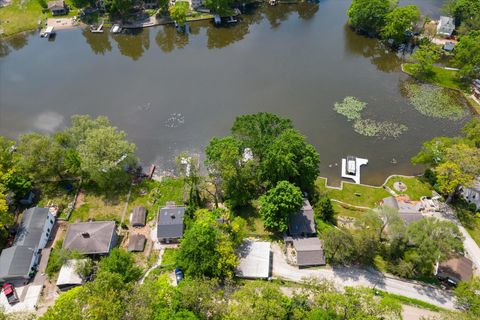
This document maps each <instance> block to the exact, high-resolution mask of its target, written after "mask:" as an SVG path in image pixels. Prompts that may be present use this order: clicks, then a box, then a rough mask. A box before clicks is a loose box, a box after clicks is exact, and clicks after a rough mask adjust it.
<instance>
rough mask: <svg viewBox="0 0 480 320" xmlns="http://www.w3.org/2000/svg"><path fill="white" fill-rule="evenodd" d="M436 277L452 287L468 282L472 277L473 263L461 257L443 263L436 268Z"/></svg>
mask: <svg viewBox="0 0 480 320" xmlns="http://www.w3.org/2000/svg"><path fill="white" fill-rule="evenodd" d="M436 276H437V278H438V279H440V280H444V281H448V282H449V283H451V284H453V285H457V284H458V283H459V282H460V281H468V280H470V279H471V278H472V276H473V262H472V261H471V260H470V259H467V258H465V257H463V256H459V257H455V258H452V259H450V260H447V261H444V262H442V263H440V265H439V266H438V268H437V272H436Z"/></svg>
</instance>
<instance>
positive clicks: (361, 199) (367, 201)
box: [315, 178, 390, 208]
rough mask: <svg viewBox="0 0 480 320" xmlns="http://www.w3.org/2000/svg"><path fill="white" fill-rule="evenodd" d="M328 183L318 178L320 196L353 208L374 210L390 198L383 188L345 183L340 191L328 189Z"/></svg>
mask: <svg viewBox="0 0 480 320" xmlns="http://www.w3.org/2000/svg"><path fill="white" fill-rule="evenodd" d="M326 182H327V180H326V179H325V178H318V179H317V181H316V182H315V185H316V188H317V191H319V193H320V194H326V195H327V196H328V197H330V198H331V199H336V200H339V201H342V202H345V203H348V204H350V205H353V206H360V207H368V208H373V207H375V206H376V205H377V204H378V202H379V201H380V200H382V199H383V198H386V197H388V196H390V194H389V193H388V192H387V191H386V190H385V189H383V188H382V187H372V186H366V185H360V184H355V183H351V182H343V188H342V190H339V189H335V188H329V187H327V186H326Z"/></svg>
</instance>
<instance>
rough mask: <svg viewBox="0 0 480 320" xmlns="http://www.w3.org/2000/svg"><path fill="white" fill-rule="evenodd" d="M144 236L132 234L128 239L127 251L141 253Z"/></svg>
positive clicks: (143, 246)
mask: <svg viewBox="0 0 480 320" xmlns="http://www.w3.org/2000/svg"><path fill="white" fill-rule="evenodd" d="M145 241H146V239H145V236H144V235H142V234H138V233H134V234H131V235H130V238H129V239H128V251H130V252H141V251H143V249H144V248H145Z"/></svg>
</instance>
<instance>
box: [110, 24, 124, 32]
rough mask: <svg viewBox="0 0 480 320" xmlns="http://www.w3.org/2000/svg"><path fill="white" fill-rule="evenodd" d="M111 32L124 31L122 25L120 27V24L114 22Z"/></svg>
mask: <svg viewBox="0 0 480 320" xmlns="http://www.w3.org/2000/svg"><path fill="white" fill-rule="evenodd" d="M111 32H112V33H120V32H122V27H120V26H119V25H118V24H114V25H113V27H112V30H111Z"/></svg>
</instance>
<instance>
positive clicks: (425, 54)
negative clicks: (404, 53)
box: [411, 43, 440, 76]
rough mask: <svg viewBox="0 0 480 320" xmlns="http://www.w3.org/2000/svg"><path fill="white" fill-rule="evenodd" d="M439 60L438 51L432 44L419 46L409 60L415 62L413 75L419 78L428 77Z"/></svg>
mask: <svg viewBox="0 0 480 320" xmlns="http://www.w3.org/2000/svg"><path fill="white" fill-rule="evenodd" d="M439 59H440V51H439V49H438V48H437V46H436V45H435V44H433V43H425V44H422V45H420V46H419V47H418V48H417V50H415V52H414V53H413V54H412V56H411V60H412V61H414V62H416V65H415V71H414V72H415V73H416V74H417V75H419V76H430V75H431V74H432V70H433V65H434V64H435V63H436V62H437V61H438V60H439Z"/></svg>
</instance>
